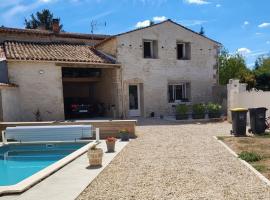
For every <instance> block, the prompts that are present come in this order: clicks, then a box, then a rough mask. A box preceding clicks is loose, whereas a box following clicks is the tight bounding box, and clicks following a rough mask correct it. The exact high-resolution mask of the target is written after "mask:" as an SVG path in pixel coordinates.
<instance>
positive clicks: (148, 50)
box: [143, 40, 158, 58]
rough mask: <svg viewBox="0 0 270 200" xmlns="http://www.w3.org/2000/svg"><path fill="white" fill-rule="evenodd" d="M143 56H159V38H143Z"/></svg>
mask: <svg viewBox="0 0 270 200" xmlns="http://www.w3.org/2000/svg"><path fill="white" fill-rule="evenodd" d="M143 57H144V58H157V57H158V45H157V40H143Z"/></svg>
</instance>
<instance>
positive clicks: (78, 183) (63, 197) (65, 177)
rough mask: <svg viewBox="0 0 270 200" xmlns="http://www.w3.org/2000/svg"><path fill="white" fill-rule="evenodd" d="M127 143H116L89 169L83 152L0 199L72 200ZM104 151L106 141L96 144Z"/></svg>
mask: <svg viewBox="0 0 270 200" xmlns="http://www.w3.org/2000/svg"><path fill="white" fill-rule="evenodd" d="M127 144H128V142H120V141H117V143H116V146H115V148H116V152H115V153H104V157H103V166H102V167H100V168H97V169H89V168H88V166H89V164H88V158H87V155H86V154H83V155H82V156H80V157H79V158H77V159H76V160H74V161H73V162H71V163H70V164H68V165H67V166H65V167H63V168H62V169H60V170H59V171H57V172H56V173H54V174H53V175H51V176H50V177H48V178H47V179H45V180H43V181H41V182H40V183H39V184H37V185H35V186H33V187H32V188H30V189H29V190H27V191H26V192H24V193H22V194H20V195H10V196H2V197H0V199H1V200H37V199H38V200H48V199H49V200H73V199H75V198H76V197H77V196H78V195H79V194H80V193H81V192H82V191H83V190H84V189H85V188H86V187H87V186H88V185H89V184H90V183H91V182H92V181H93V180H94V179H95V178H96V177H97V176H98V174H99V173H100V172H101V171H102V170H103V169H104V168H105V167H106V166H107V165H108V164H109V163H110V162H111V161H112V160H113V158H114V157H115V156H116V155H117V154H118V153H119V152H120V151H121V150H122V149H123V148H124V147H125V146H126V145H127ZM98 147H101V148H102V149H103V151H104V152H106V143H105V141H102V142H101V144H99V145H98Z"/></svg>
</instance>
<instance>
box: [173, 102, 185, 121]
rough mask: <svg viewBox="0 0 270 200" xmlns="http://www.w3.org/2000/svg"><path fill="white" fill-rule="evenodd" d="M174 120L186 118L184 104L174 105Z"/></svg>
mask: <svg viewBox="0 0 270 200" xmlns="http://www.w3.org/2000/svg"><path fill="white" fill-rule="evenodd" d="M175 118H176V120H183V119H188V106H187V105H186V104H179V105H177V106H176V116H175Z"/></svg>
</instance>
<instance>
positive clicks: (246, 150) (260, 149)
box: [217, 133, 270, 179]
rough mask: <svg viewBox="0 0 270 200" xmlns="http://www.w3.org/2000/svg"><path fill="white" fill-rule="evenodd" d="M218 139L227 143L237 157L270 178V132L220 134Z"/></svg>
mask: <svg viewBox="0 0 270 200" xmlns="http://www.w3.org/2000/svg"><path fill="white" fill-rule="evenodd" d="M217 138H218V139H219V140H221V141H223V142H224V143H225V144H227V145H228V146H229V147H230V148H231V149H232V150H233V151H234V152H236V153H237V155H239V158H241V159H243V160H245V161H247V162H248V163H250V164H251V165H252V166H253V167H254V168H255V169H257V170H258V171H259V172H261V173H262V174H263V175H264V176H265V177H267V178H268V179H270V134H269V133H267V134H263V135H256V136H247V137H234V136H221V137H217Z"/></svg>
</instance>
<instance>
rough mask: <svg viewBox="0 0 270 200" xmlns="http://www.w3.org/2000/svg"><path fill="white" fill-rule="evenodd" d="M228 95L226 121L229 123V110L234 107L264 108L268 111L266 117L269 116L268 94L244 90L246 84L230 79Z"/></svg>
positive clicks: (269, 93) (269, 96)
mask: <svg viewBox="0 0 270 200" xmlns="http://www.w3.org/2000/svg"><path fill="white" fill-rule="evenodd" d="M227 95H228V104H227V105H228V109H227V113H228V121H231V112H230V109H232V108H236V107H243V108H256V107H266V108H267V109H268V111H267V113H266V115H267V116H269V115H270V111H269V110H270V92H264V91H258V90H255V89H253V90H251V91H247V90H246V84H243V83H239V80H233V79H231V80H230V81H229V84H228V85H227Z"/></svg>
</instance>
